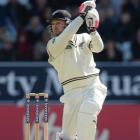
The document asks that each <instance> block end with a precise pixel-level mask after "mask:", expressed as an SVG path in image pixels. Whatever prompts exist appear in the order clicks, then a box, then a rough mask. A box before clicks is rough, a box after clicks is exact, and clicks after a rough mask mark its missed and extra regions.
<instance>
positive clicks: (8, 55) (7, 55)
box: [0, 38, 20, 61]
mask: <svg viewBox="0 0 140 140" xmlns="http://www.w3.org/2000/svg"><path fill="white" fill-rule="evenodd" d="M18 60H20V55H19V54H18V52H17V51H16V50H15V48H14V44H13V43H12V42H11V41H10V40H9V39H8V38H7V39H6V40H5V41H4V47H3V48H2V49H0V61H18Z"/></svg>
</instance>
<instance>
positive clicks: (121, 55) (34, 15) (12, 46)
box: [0, 0, 140, 62]
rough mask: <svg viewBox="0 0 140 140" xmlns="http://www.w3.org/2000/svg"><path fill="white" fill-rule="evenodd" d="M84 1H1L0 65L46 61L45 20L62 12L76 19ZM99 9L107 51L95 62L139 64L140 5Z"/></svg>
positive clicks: (119, 2)
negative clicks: (55, 13) (3, 62)
mask: <svg viewBox="0 0 140 140" xmlns="http://www.w3.org/2000/svg"><path fill="white" fill-rule="evenodd" d="M83 1H84V0H65V1H64V0H0V61H47V59H48V55H47V52H46V48H45V47H46V44H47V41H48V40H49V39H50V33H49V30H48V28H47V24H46V19H49V18H50V16H51V14H52V12H53V11H54V10H56V9H62V8H64V9H67V10H69V11H70V13H71V14H72V17H73V18H75V17H76V16H77V15H78V7H79V5H80V3H82V2H83ZM97 9H98V12H99V15H100V26H99V29H98V32H99V33H100V35H101V37H102V38H103V41H104V44H105V49H104V51H103V52H101V53H100V54H94V55H95V59H96V61H105V62H106V61H107V62H110V61H113V62H114V61H117V62H129V61H140V1H139V0H97ZM79 32H86V29H85V26H84V25H83V27H81V28H80V30H79Z"/></svg>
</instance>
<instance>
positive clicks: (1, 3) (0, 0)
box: [0, 0, 9, 6]
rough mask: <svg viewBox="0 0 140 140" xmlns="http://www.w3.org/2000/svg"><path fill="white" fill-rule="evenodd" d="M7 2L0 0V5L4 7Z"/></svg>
mask: <svg viewBox="0 0 140 140" xmlns="http://www.w3.org/2000/svg"><path fill="white" fill-rule="evenodd" d="M8 1H9V0H0V5H1V6H4V5H6V4H7V3H8Z"/></svg>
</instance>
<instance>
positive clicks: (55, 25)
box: [51, 20, 66, 36]
mask: <svg viewBox="0 0 140 140" xmlns="http://www.w3.org/2000/svg"><path fill="white" fill-rule="evenodd" d="M51 26H52V33H53V36H58V35H59V34H60V33H61V32H63V30H64V29H65V27H66V22H65V21H63V20H53V21H52V22H51Z"/></svg>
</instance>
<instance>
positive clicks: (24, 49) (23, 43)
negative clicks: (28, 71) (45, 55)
mask: <svg viewBox="0 0 140 140" xmlns="http://www.w3.org/2000/svg"><path fill="white" fill-rule="evenodd" d="M16 50H17V52H18V53H19V54H20V56H21V57H20V58H21V60H22V61H33V50H32V46H31V44H30V43H29V41H27V33H26V32H25V31H21V32H19V34H18V39H17V43H16Z"/></svg>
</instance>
